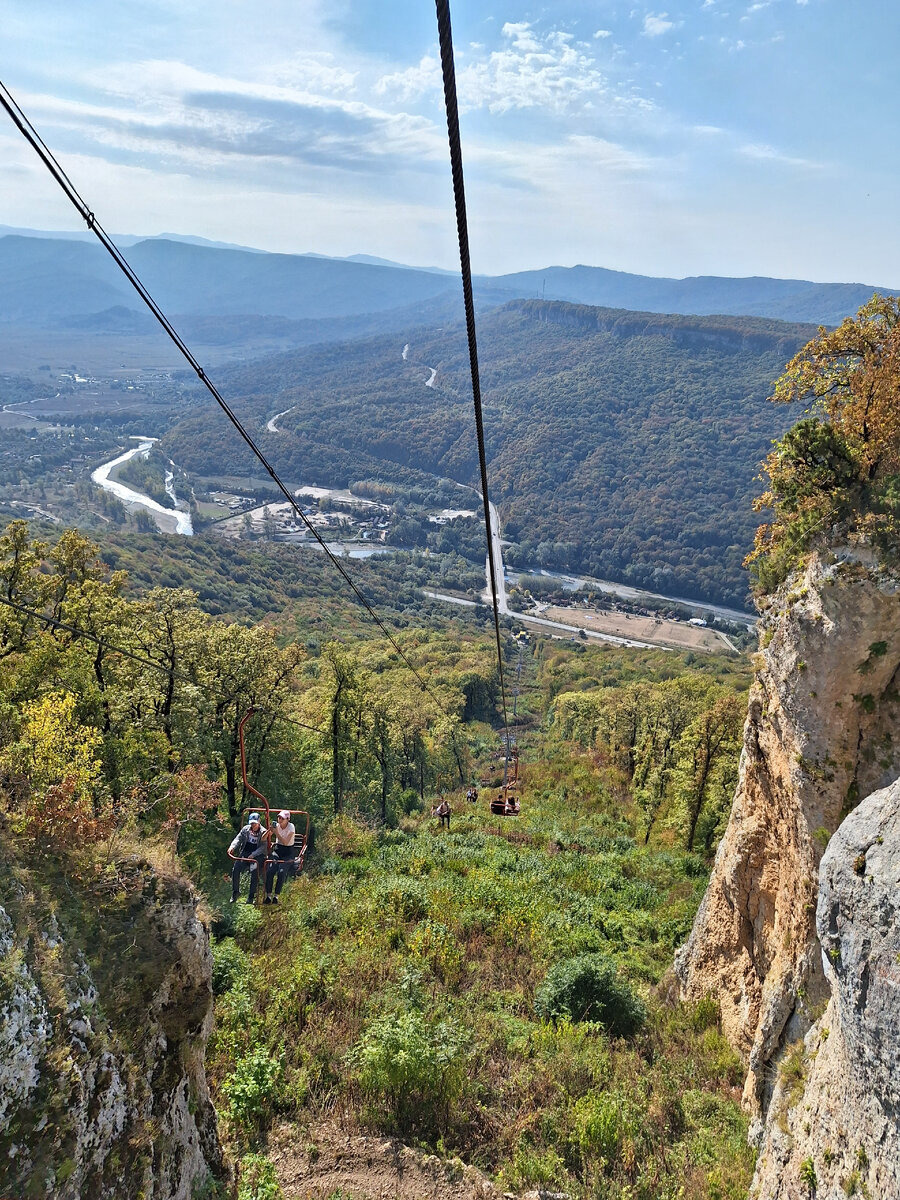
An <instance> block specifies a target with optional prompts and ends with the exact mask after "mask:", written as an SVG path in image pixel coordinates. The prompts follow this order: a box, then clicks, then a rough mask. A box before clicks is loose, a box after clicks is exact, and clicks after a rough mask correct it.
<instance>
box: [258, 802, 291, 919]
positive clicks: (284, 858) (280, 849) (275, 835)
mask: <svg viewBox="0 0 900 1200" xmlns="http://www.w3.org/2000/svg"><path fill="white" fill-rule="evenodd" d="M270 833H271V836H272V854H273V855H274V858H275V862H274V863H272V864H271V865H270V867H269V873H268V875H267V876H266V898H265V900H263V904H277V903H278V897H279V895H280V893H281V889H282V887H283V886H284V880H285V877H286V876H287V875H289V874H292V873H293V865H292V864H293V862H294V859H295V858H296V857H297V848H296V846H295V845H294V839H295V838H296V836H297V831H296V829H295V828H294V823H293V822H292V821H291V814H290V813H289V812H288V810H287V809H286V808H283V809H282V810H281V812H280V813H279V814H278V820H277V821H275V823H274V824H273V826H272V828H271V830H270ZM273 885H274V888H275V895H274V896H273V895H272V887H273Z"/></svg>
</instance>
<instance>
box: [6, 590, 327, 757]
mask: <svg viewBox="0 0 900 1200" xmlns="http://www.w3.org/2000/svg"><path fill="white" fill-rule="evenodd" d="M0 604H4V605H6V607H7V608H12V609H14V610H15V611H16V612H19V613H24V614H25V615H26V616H28V617H33V618H34V619H35V620H37V621H42V622H43V623H44V624H45V625H52V626H53V628H54V629H62V630H64V631H65V632H66V633H71V634H74V635H75V636H76V637H79V638H86V639H87V640H88V641H89V642H94V643H95V644H96V645H98V646H100V647H101V648H103V649H105V650H110V651H111V652H112V653H113V654H121V655H122V657H123V658H130V659H133V660H134V662H136V663H140V664H141V665H142V666H145V667H151V668H152V669H153V670H154V671H159V672H160V673H161V674H163V675H166V676H168V678H169V679H175V680H178V681H179V682H180V683H186V684H189V685H190V687H193V688H196V689H197V690H198V691H199V692H202V693H203V695H205V696H207V697H208V698H213V699H217V700H223V699H224V698H225V697H224V696H222V695H218V694H216V693H214V692H212V691H210V689H209V688H205V687H203V685H202V684H200V683H198V682H197V680H196V679H192V678H191V677H190V675H185V674H184V672H182V671H176V670H175V669H174V667H167V666H165V665H164V664H163V663H160V662H156V661H155V660H154V659H152V658H145V657H144V656H143V655H142V654H135V652H134V651H133V650H127V649H126V648H125V647H124V646H117V645H115V643H113V642H109V641H107V640H106V639H105V638H101V637H98V636H97V635H96V634H95V633H91V632H90V631H89V630H87V629H81V628H80V627H79V626H78V625H72V624H71V623H70V622H68V621H61V620H59V618H58V617H49V616H47V614H46V613H40V612H38V611H37V610H36V609H33V608H29V607H28V606H27V605H25V604H19V603H18V602H17V601H15V600H10V599H8V598H7V597H6V596H0ZM253 708H254V711H256V712H264V713H268V714H269V715H271V716H275V717H277V718H278V719H279V720H281V721H286V722H287V723H288V724H290V725H297V726H299V728H301V729H309V730H311V731H312V732H313V733H318V734H321V735H322V737H327V736H328V731H327V730H325V729H320V728H319V727H318V725H308V724H307V723H306V722H305V721H298V720H297V718H296V717H289V716H287V715H286V714H285V713H282V712H279V711H278V710H276V709H271V708H266V707H265V706H264V705H259V704H255V705H254V706H253Z"/></svg>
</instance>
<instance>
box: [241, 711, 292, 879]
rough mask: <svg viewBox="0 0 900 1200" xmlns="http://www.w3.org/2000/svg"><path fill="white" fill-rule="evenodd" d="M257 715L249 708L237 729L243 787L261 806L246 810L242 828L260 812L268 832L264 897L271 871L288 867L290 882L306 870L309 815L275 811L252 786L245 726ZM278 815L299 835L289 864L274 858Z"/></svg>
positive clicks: (285, 810) (242, 817)
mask: <svg viewBox="0 0 900 1200" xmlns="http://www.w3.org/2000/svg"><path fill="white" fill-rule="evenodd" d="M255 712H256V709H255V708H248V709H247V711H246V712H245V713H244V715H243V716H242V717H241V720H240V724H239V725H238V743H239V745H240V749H241V778H242V780H243V784H244V787H245V788H246V790H247V791H248V792H249V793H250V795H251V796H255V797H256V799H257V801H258V803H257V804H255V805H253V806H252V808H251V807H247V808H244V809H242V810H241V826H242V827H243V826H244V825H246V824H247V821H248V819H249V817H250V813H251V812H258V813H259V814H260V817H262V814H263V812H265V822H261V823H262V824H263V827H264V829H265V841H266V857H265V859H264V860H263V864H262V875H261V878H260V881H259V882H260V884H261V887H260V888H259V891H260V892H262V893H263V894H265V885H266V874H267V872H268V870H269V868H270V867H276V866H278V865H285V866H288V867H289V875H288V878H290V877H291V876H293V875H299V874H300V872H301V871H302V870H303V864H304V863H305V861H306V851H307V849H308V848H309V813H308V812H307V811H306V809H304V808H287V809H286V808H285V807H284V805H279V806H278V808H274V807H273V806H272V805H270V804H269V801H268V800H267V799H266V797H265V796H264V795H263V794H262V792H260V791H257V789H256V788H255V787H254V786H253V784H252V783H251V782H250V781H249V779H248V778H247V751H246V748H245V746H244V726H245V725H246V724H247V722H248V721H249V720H250V718H251V717H252V716H253V714H254V713H255ZM279 812H288V813H290V817H291V822H292V823H293V825H294V829H295V831H296V832H295V834H294V847H293V848H294V852H295V853H294V857H293V859H290V860H286V859H278V858H273V857H272V837H273V834H272V826H273V815H275V814H277V813H279ZM228 857H229V858H230V859H231V860H232V862H247V863H252V862H253V859H252V858H241V857H239V856H238V855H237V854H232V853H231V850H229V851H228Z"/></svg>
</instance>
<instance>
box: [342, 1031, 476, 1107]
mask: <svg viewBox="0 0 900 1200" xmlns="http://www.w3.org/2000/svg"><path fill="white" fill-rule="evenodd" d="M350 1061H351V1062H352V1063H353V1064H354V1065H355V1066H356V1068H357V1070H358V1073H359V1074H358V1077H359V1083H360V1086H361V1087H362V1089H363V1091H365V1092H368V1093H369V1094H370V1095H373V1096H377V1097H378V1098H379V1099H381V1100H383V1101H384V1102H386V1103H387V1105H388V1107H389V1109H390V1111H391V1114H392V1117H393V1118H394V1121H395V1122H396V1124H397V1125H398V1127H399V1128H400V1129H407V1128H410V1127H411V1126H412V1125H413V1124H415V1123H416V1121H417V1119H421V1120H422V1121H423V1122H426V1123H431V1122H433V1120H434V1118H435V1115H436V1111H437V1109H438V1108H439V1107H440V1106H443V1105H446V1104H448V1103H449V1102H450V1101H452V1100H453V1099H454V1098H455V1097H456V1096H458V1095H459V1093H460V1091H461V1088H462V1082H463V1065H464V1052H463V1039H462V1035H461V1033H457V1032H456V1031H454V1030H453V1029H452V1027H451V1026H450V1024H449V1022H447V1021H432V1020H431V1019H429V1017H428V1016H427V1014H425V1013H422V1012H420V1011H419V1010H418V1009H410V1010H408V1011H404V1012H396V1013H388V1014H386V1015H385V1016H383V1017H379V1018H378V1019H377V1020H375V1021H373V1022H372V1024H371V1025H370V1026H369V1028H368V1029H367V1030H366V1031H365V1033H364V1034H363V1036H362V1037H361V1038H360V1040H359V1041H358V1042H357V1044H356V1046H354V1048H353V1050H352V1051H351V1052H350Z"/></svg>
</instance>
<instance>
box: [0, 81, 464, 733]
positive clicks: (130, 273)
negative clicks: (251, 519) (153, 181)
mask: <svg viewBox="0 0 900 1200" xmlns="http://www.w3.org/2000/svg"><path fill="white" fill-rule="evenodd" d="M0 104H2V106H3V108H5V109H6V111H7V113H8V114H9V116H10V118H11V119H12V121H13V123H14V124H15V126H16V128H17V129H18V130H19V132H20V133H21V134H22V136H23V137H24V138H25V140H26V141H27V142H28V143H29V145H30V146H31V147H32V149H33V150H34V151H35V153H36V154H37V155H38V157H39V158H40V159H41V161H42V162H43V164H44V166H45V167H46V168H47V170H48V171H49V172H50V174H51V175H52V176H53V178H54V179H55V180H56V182H57V183H58V184H59V186H60V188H61V189H62V190H63V192H64V193H65V195H66V197H67V198H68V200H69V201H70V202H71V204H72V205H73V207H74V208H75V209H76V210H77V211H78V213H79V215H80V216H81V218H82V220H83V221H84V222H85V223H86V224H87V227H88V229H89V230H90V231H91V232H92V233H93V234H94V236H95V237H96V238H97V240H98V241H99V242H100V244H101V245H102V246H103V248H104V249H105V250H106V252H107V253H108V254H109V256H110V257H111V258H112V260H113V262H114V263H115V264H116V266H117V267H118V268H119V270H120V271H121V272H122V274H123V275H124V276H125V278H126V279H127V280H128V282H129V283H130V284H131V286H132V287H133V288H134V290H135V291H136V292H137V294H138V295H139V296H140V298H141V300H142V301H143V302H144V304H145V305H146V306H147V308H148V309H149V310H150V312H151V313H152V314H153V316H154V317H155V318H156V320H157V321H158V322H159V324H160V325H161V326H162V328H163V329H164V330H165V332H166V334H167V335H168V337H169V338H170V339H171V341H172V342H173V343H174V345H175V346H176V347H177V349H178V351H179V352H180V354H181V355H182V357H183V358H184V359H185V360H186V362H187V363H188V364H189V365H190V366H191V368H192V369H193V370H194V372H195V373H196V375H197V377H198V379H199V380H200V382H201V383H202V384H203V386H204V387H205V388H206V390H207V391H208V392H209V394H210V395H211V396H212V397H213V399H214V400H215V402H216V403H217V404H218V406H219V407H220V408H221V410H222V412H224V413H225V415H226V417H227V418H228V420H229V421H230V422H231V424H232V425H233V426H234V428H235V429H236V430H237V432H238V433H239V434H240V436H241V437H242V438H243V440H244V441H245V442H246V444H247V445H248V446H249V448H250V449H251V450H252V452H253V454H254V455H255V456H256V458H257V459H258V460H259V462H260V463H261V464H262V466H263V468H264V469H265V471H266V474H267V475H268V476H269V478H270V479H271V480H272V481H273V482H274V483H275V485H276V487H277V488H278V490H279V491H280V492H281V494H282V495H283V496H284V498H285V500H286V501H287V502H288V504H290V506H291V508H293V510H294V512H295V513H296V514H297V516H298V517H299V518H300V520H301V521H302V522H303V524H304V525H305V526H306V528H307V529H308V530H309V532H310V533H311V534H312V535H313V537H314V538H315V539H316V541H317V542H318V543H319V545H320V546H321V547H322V549H323V550H324V551H325V553H326V554H327V555H328V557H329V559H330V560H331V562H332V565H333V566H334V567H335V569H336V570H337V571H338V572H339V573H340V575H341V576H342V578H343V580H344V582H345V583H346V584H347V586H348V587H349V588H350V589H351V591H352V592H353V594H354V596H355V597H356V598H357V600H358V601H359V603H360V604H361V605H362V606H363V608H364V609H365V610H366V612H367V613H368V614H369V616H370V617H371V618H372V620H373V621H374V623H375V624H376V625H377V626H378V628H379V629H380V630H381V632H382V633H383V634H384V636H385V637H386V638H387V640H388V641H389V642H390V644H391V646H392V647H393V648H394V650H396V652H397V654H398V655H399V656H400V658H401V659H402V660H403V662H404V663H405V664H406V666H407V667H408V668H409V670H410V672H411V673H412V675H413V676H414V678H415V679H416V681H417V682H418V684H419V686H420V688H421V689H422V691H423V692H427V693H428V695H429V696H430V697H431V699H432V700H433V701H434V703H435V704H436V705H437V707H438V709H439V710H440V712H441V713H443V715H444V716H449V713H448V712H447V710H446V708H445V707H444V704H443V702H442V700H441V699H440V697H439V696H438V695H437V693H436V692H435V691H434V690H433V688H431V687H430V685H429V684H428V682H427V681H426V680H425V679H424V678H423V676H422V674H421V673H420V672H419V671H418V669H417V668H416V667H415V666H413V664H412V662H411V661H410V660H409V658H408V657H407V654H406V652H405V651H404V649H403V647H402V646H401V645H400V643H399V642H398V641H397V639H396V637H395V636H394V634H393V633H392V632H391V630H390V629H388V627H387V625H385V623H384V621H382V619H381V617H379V616H378V614H377V613H376V612H375V610H374V608H373V607H372V605H371V604H370V603H369V601H368V600H367V599H366V597H365V595H364V594H363V593H362V591H361V590H360V589H359V587H357V585H356V583H355V582H354V581H353V579H352V578H351V576H350V575H349V574H348V572H347V570H346V568H345V567H344V566H343V564H342V563H341V562H340V560H339V559H338V558H337V556H336V555H335V554H334V553H333V552H332V551H331V549H330V548H329V546H328V543H327V542H326V541H325V539H324V538H323V537H322V535H321V534H320V533H319V531H318V530H317V529H316V527H315V526H314V525H313V523H312V522H311V521H310V520H309V518H308V517H307V515H306V513H305V512H304V511H303V509H302V508H301V506H300V505H299V504H298V502H297V499H296V497H295V496H294V495H292V493H291V491H290V489H289V488H287V487H286V486H285V484H284V483H283V482H282V480H281V478H280V476H279V475H278V473H277V472H276V470H275V468H274V467H273V466H272V464H271V463H270V462H269V460H268V459H267V458H266V456H265V455H264V454H263V452H262V450H260V448H259V446H257V444H256V442H255V441H254V440H253V438H252V437H251V435H250V434H249V433H248V432H247V430H246V429H245V428H244V426H243V425H242V423H241V421H240V419H239V418H238V417H237V416H236V415H235V413H234V412H233V411H232V409H231V408H230V406H229V405H228V403H227V401H226V400H225V398H224V396H223V395H222V394H221V392H220V391H219V389H218V388H217V387H216V385H215V384H214V383H213V382H212V380H211V379H210V378H209V376H208V375H207V374H206V372H205V371H204V369H203V367H202V366H201V365H200V363H199V362H198V361H197V359H196V358H195V357H194V354H193V352H192V351H191V349H190V347H189V346H188V345H187V343H186V342H185V341H184V339H183V338H182V337H181V335H180V334H179V333H178V331H177V330H176V329H175V327H174V326H173V325H172V323H171V321H170V320H169V318H168V317H167V316H166V314H165V313H164V312H163V311H162V309H161V308H160V307H159V305H158V304H157V303H156V301H155V300H154V299H153V297H152V296H151V295H150V292H149V291H148V290H147V288H146V287H145V286H144V284H143V282H142V281H141V279H140V278H139V276H138V275H137V273H136V272H135V271H134V269H133V268H132V266H131V264H130V263H129V262H128V260H127V259H126V258H125V256H124V254H122V252H121V250H119V248H118V246H116V244H115V243H114V242H113V240H112V238H111V237H110V236H109V234H108V233H107V232H106V230H105V229H104V228H103V226H102V225H101V224H100V222H99V221H98V220H97V218H96V216H95V215H94V213H93V211H92V210H91V209H90V208H89V206H88V205H87V204H86V203H85V201H84V200H83V199H82V198H81V196H80V194H79V193H78V190H77V189H76V187H75V185H74V184H73V183H72V181H71V179H69V177H68V175H67V174H66V172H65V171H64V170H63V168H62V167H61V166H60V164H59V163H58V162H57V160H56V158H55V157H54V155H53V152H52V151H51V150H50V149H49V147H48V146H47V145H46V144H45V142H44V141H43V140H42V138H41V136H40V134H38V132H37V130H36V129H35V128H34V126H33V125H32V124H31V122H30V121H29V119H28V117H26V115H25V113H24V112H23V111H22V109H21V108H20V107H19V105H18V104H17V103H16V101H15V100H14V99H13V96H12V95H11V93H10V91H9V89H8V88H7V87H6V85H5V84H4V83H3V82H2V81H0Z"/></svg>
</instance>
